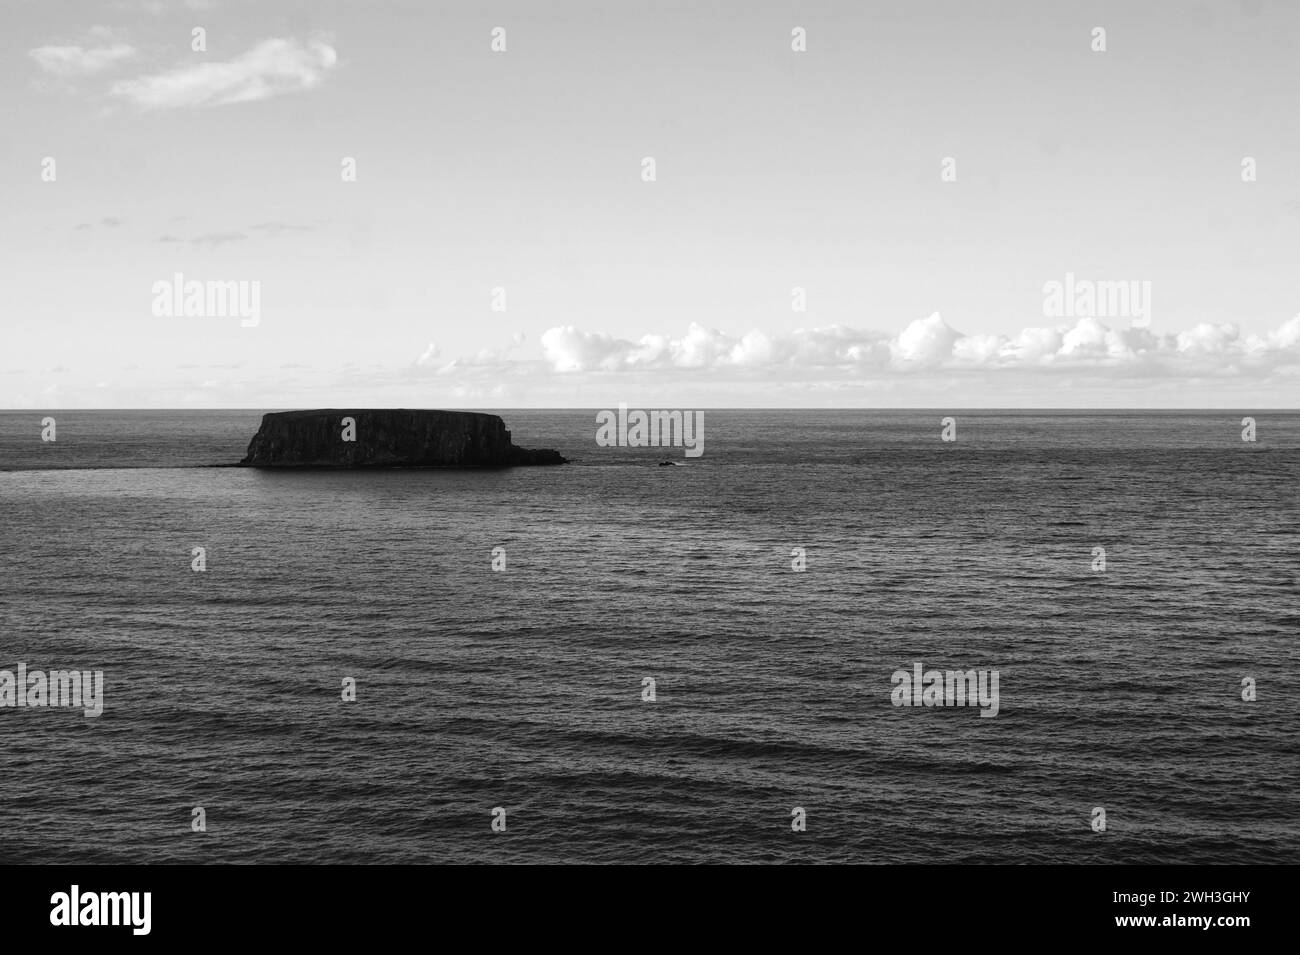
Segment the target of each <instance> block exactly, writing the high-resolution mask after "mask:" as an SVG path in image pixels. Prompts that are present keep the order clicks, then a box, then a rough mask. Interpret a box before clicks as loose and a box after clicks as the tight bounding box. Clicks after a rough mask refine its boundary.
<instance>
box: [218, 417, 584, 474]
mask: <svg viewBox="0 0 1300 955" xmlns="http://www.w3.org/2000/svg"><path fill="white" fill-rule="evenodd" d="M565 462H566V459H565V458H564V457H562V456H561V455H560V453H559V452H558V451H529V450H526V449H524V448H519V447H516V446H515V445H514V444H513V443H511V440H510V432H509V431H507V430H506V424H505V422H504V421H502V420H501V418H500V417H498V416H497V415H494V414H483V413H481V412H477V411H408V410H406V409H367V410H358V411H346V410H339V409H320V410H316V411H277V412H271V413H269V414H266V415H263V416H262V426H261V427H260V428H258V430H257V434H256V435H254V436H253V440H252V441H251V442H249V445H248V454H247V455H245V457H244V459H243V460H242V461H240V462H239V466H240V467H252V468H474V467H513V466H517V465H540V464H564V463H565Z"/></svg>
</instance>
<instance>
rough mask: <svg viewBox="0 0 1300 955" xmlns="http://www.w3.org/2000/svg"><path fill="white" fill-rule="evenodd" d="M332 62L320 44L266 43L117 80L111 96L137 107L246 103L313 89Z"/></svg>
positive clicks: (334, 59) (335, 57)
mask: <svg viewBox="0 0 1300 955" xmlns="http://www.w3.org/2000/svg"><path fill="white" fill-rule="evenodd" d="M337 62H338V54H337V53H335V51H334V48H333V47H331V46H329V45H327V44H325V43H322V42H320V41H311V42H309V43H302V42H299V41H298V40H284V39H271V40H265V41H263V42H262V43H259V44H258V45H257V46H255V47H253V49H251V50H249V51H248V52H246V53H243V54H241V55H240V56H237V57H235V58H234V59H233V60H227V61H226V62H211V61H204V62H202V63H197V64H194V65H186V66H180V67H177V68H176V69H173V70H169V71H167V72H165V73H155V74H152V75H149V76H140V77H136V78H134V79H130V80H122V81H120V82H118V83H115V84H114V85H113V87H112V90H111V92H112V94H113V95H114V96H118V97H121V98H123V99H126V100H128V101H130V102H131V103H134V104H135V105H136V106H138V107H140V108H141V109H182V108H186V107H201V106H222V105H226V104H229V103H251V102H254V101H256V100H263V99H268V98H270V97H272V96H279V95H282V94H285V93H299V92H303V91H305V90H310V89H314V88H315V87H317V86H319V85H320V84H321V83H323V82H324V80H325V77H326V75H327V74H328V73H329V71H330V70H332V69H333V68H334V66H335V65H336V64H337Z"/></svg>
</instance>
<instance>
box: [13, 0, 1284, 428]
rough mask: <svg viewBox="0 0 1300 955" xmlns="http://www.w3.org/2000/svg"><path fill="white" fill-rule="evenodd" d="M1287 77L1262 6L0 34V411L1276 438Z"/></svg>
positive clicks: (533, 12) (182, 16)
mask: <svg viewBox="0 0 1300 955" xmlns="http://www.w3.org/2000/svg"><path fill="white" fill-rule="evenodd" d="M196 29H201V30H202V31H203V33H202V35H201V36H202V40H203V42H202V43H201V44H199V43H197V41H196V38H195V33H194V31H195V30H196ZM1099 29H1100V30H1104V35H1102V34H1099V33H1098V30H1099ZM494 31H495V32H494ZM801 38H802V39H801ZM494 42H495V44H496V45H497V46H498V47H500V46H501V45H504V49H495V50H494V49H493V45H494ZM196 45H198V46H200V47H201V48H200V49H196V48H195V46H196ZM1103 45H1104V49H1103V48H1101V47H1102V46H1103ZM799 46H802V47H803V49H796V47H799ZM1298 48H1300V5H1297V4H1294V3H1288V2H1270V0H1216V2H1202V3H1197V2H1188V0H1180V2H1161V0H1150V2H1143V3H1140V4H1134V3H1131V2H1115V3H1110V2H1089V3H1083V2H1048V0H1023V2H1022V0H1009V2H1003V3H998V4H974V3H970V2H962V0H951V2H948V0H945V2H940V0H916V2H909V3H906V4H897V3H888V4H886V3H874V2H865V0H860V2H847V0H846V2H828V0H821V2H812V0H809V2H801V0H780V2H777V0H760V2H740V0H735V2H726V0H724V2H717V3H711V4H701V3H698V2H673V0H663V2H655V3H639V4H621V3H620V4H611V3H607V2H606V3H601V2H578V0H574V2H568V0H554V2H548V3H536V2H515V0H510V2H505V0H498V2H484V3H473V4H469V3H438V2H427V0H426V2H389V0H377V2H373V3H364V4H363V3H354V2H338V0H333V2H331V0H322V2H310V3H308V2H298V0H292V2H291V0H260V2H252V0H175V2H161V0H120V2H114V0H105V2H96V3H90V2H64V0H0V117H3V123H2V124H0V275H3V285H2V286H0V288H2V290H3V292H2V297H0V408H14V409H19V408H22V409H26V408H32V409H45V408H49V409H55V408H99V407H102V408H184V407H204V408H221V407H232V408H233V407H238V408H290V407H303V408H307V407H336V406H355V407H366V406H369V407H388V406H394V407H396V406H401V407H430V408H433V407H446V408H458V407H465V408H520V407H584V408H591V407H597V408H612V407H617V405H618V404H619V403H620V402H627V403H629V404H630V405H631V406H633V407H637V406H642V407H646V406H653V407H683V408H690V407H701V408H702V407H878V408H892V407H925V408H934V407H956V408H960V407H973V408H978V407H1087V408H1105V407H1125V408H1161V407H1164V408H1178V407H1195V408H1211V407H1231V408H1252V407H1258V408H1296V407H1300V400H1298V398H1300V317H1298V316H1300V268H1297V262H1300V257H1298V256H1297V253H1298V252H1300V124H1297V123H1296V122H1295V115H1296V95H1297V90H1298V89H1300V85H1298V84H1297V80H1300V62H1298V61H1297V59H1296V55H1295V51H1296V49H1298ZM647 159H652V160H653V179H649V178H648V177H649V172H648V166H647V163H646V160H647ZM51 160H52V161H53V162H52V164H51V162H50V161H51ZM349 164H352V165H351V166H349ZM350 168H353V169H355V177H354V178H349V176H348V175H346V173H347V172H348V171H349V169H350ZM177 274H180V275H181V276H182V277H183V278H182V282H183V283H184V282H199V283H208V282H213V283H217V282H221V283H224V282H236V283H246V284H245V285H243V286H242V288H244V289H245V290H249V292H250V294H251V290H252V289H253V287H254V286H253V283H256V288H257V291H258V299H257V301H258V309H257V315H256V319H255V321H254V320H252V318H250V315H248V314H244V313H240V312H238V310H237V309H231V308H226V309H225V310H224V312H222V313H220V314H206V315H196V314H188V315H187V314H184V309H181V314H170V315H169V314H165V313H164V314H160V306H159V302H158V298H159V295H158V291H157V284H158V283H160V282H162V283H165V284H166V285H167V286H168V287H170V284H171V283H172V282H173V281H174V277H175V276H176V275H177ZM1051 283H1059V284H1060V287H1061V288H1062V289H1067V288H1068V289H1069V290H1070V292H1069V293H1067V294H1066V298H1068V302H1067V303H1066V307H1065V308H1064V309H1063V308H1061V307H1060V306H1061V301H1062V298H1061V296H1057V298H1056V304H1055V305H1053V304H1052V298H1053V296H1052V292H1051V289H1052V288H1053V287H1052V285H1051ZM1090 283H1113V284H1111V285H1110V286H1109V287H1110V288H1111V289H1112V290H1114V289H1116V288H1119V287H1120V286H1121V285H1122V287H1123V289H1124V290H1125V291H1126V292H1129V293H1131V294H1130V295H1129V296H1128V301H1127V302H1120V301H1119V300H1118V299H1115V300H1113V301H1111V302H1110V305H1111V306H1118V307H1111V308H1106V307H1103V305H1102V302H1105V299H1106V297H1105V295H1102V296H1101V300H1102V302H1097V301H1094V302H1092V303H1091V304H1089V302H1088V300H1087V298H1086V297H1080V296H1082V295H1084V294H1085V293H1082V292H1080V291H1079V290H1080V289H1086V288H1088V287H1089V284H1090ZM1104 287H1105V286H1103V288H1104ZM204 288H206V286H204ZM164 297H165V298H167V299H168V301H169V302H170V301H171V296H170V295H167V296H164ZM250 301H251V299H250ZM800 306H802V307H800ZM164 311H165V310H164ZM218 311H219V312H221V310H219V309H218Z"/></svg>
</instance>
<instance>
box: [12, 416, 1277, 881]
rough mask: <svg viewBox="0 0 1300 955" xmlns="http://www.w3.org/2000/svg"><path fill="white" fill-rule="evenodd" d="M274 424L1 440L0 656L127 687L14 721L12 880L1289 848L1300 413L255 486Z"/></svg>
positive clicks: (98, 424) (155, 419)
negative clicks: (976, 692) (148, 869)
mask: <svg viewBox="0 0 1300 955" xmlns="http://www.w3.org/2000/svg"><path fill="white" fill-rule="evenodd" d="M264 410H270V409H256V410H241V411H61V412H60V411H44V412H43V411H20V412H3V413H0V670H8V671H15V668H16V667H17V665H18V664H19V663H23V664H25V665H26V667H27V668H28V670H29V671H30V670H37V669H40V670H43V671H49V670H55V669H79V670H84V671H102V673H103V680H104V684H103V685H104V691H103V712H102V715H100V716H98V717H88V716H86V715H84V713H83V711H82V710H81V709H78V708H70V707H49V706H47V707H39V706H36V707H33V706H25V707H16V706H14V707H0V863H74V862H75V863H324V864H335V863H359V864H370V863H804V864H819V863H866V864H876V863H981V864H1003V863H1005V864H1015V863H1058V864H1071V865H1075V864H1089V863H1175V864H1177V863H1279V862H1292V863H1294V862H1297V861H1300V793H1297V780H1300V739H1298V734H1297V725H1298V724H1297V717H1298V716H1300V705H1298V704H1300V691H1298V690H1297V679H1298V678H1300V666H1298V664H1300V646H1298V644H1297V638H1298V637H1300V579H1298V575H1300V483H1298V481H1300V413H1296V412H1282V411H1267V410H1263V411H1261V410H1256V411H1251V410H1249V409H1246V410H1243V411H1197V412H1153V411H1127V412H1080V411H1070V412H1064V411H1061V412H1028V411H997V410H971V411H966V412H962V411H954V410H952V409H935V410H906V411H889V412H882V411H869V410H835V411H812V410H790V411H784V410H726V409H708V410H705V412H704V419H705V435H704V438H705V443H704V454H703V455H702V456H700V457H698V458H690V457H687V456H685V454H684V453H683V449H681V448H630V447H600V446H598V444H597V443H596V440H595V434H596V411H597V410H598V409H591V410H553V411H539V410H497V411H495V412H494V413H498V414H500V415H501V416H502V417H503V418H504V419H505V422H506V426H507V427H508V428H510V429H511V431H512V432H513V437H514V441H515V443H516V444H519V445H521V446H524V447H531V448H555V449H557V450H559V451H560V452H561V453H563V454H564V455H565V456H567V457H568V458H570V459H571V463H569V464H567V465H564V466H560V467H533V468H515V469H499V470H376V471H328V470H324V471H321V470H313V471H268V470H253V469H246V468H236V467H229V466H227V465H230V464H232V463H234V462H237V461H238V460H239V459H240V458H241V457H242V456H243V454H244V452H245V450H246V448H247V445H248V442H249V440H250V439H251V438H252V436H253V434H254V433H255V432H256V430H257V427H258V424H259V422H260V418H261V414H262V413H263V411H264ZM1248 415H1249V416H1252V417H1253V418H1254V421H1255V428H1256V435H1255V440H1254V441H1253V442H1252V441H1245V440H1243V438H1242V433H1243V428H1244V427H1246V426H1245V425H1243V422H1242V419H1243V417H1245V416H1248ZM47 416H48V417H53V418H54V419H55V421H56V435H55V440H54V441H52V442H51V441H42V439H41V434H42V430H43V427H42V419H43V418H45V417H47ZM948 416H951V417H953V418H954V419H955V422H954V423H955V428H956V431H955V437H956V440H953V441H944V440H942V432H943V430H944V424H943V423H942V418H944V417H948ZM663 461H673V462H675V463H678V464H681V465H682V466H680V467H665V466H662V465H661V462H663ZM196 548H202V549H203V550H202V554H203V561H202V565H203V569H202V570H196V569H195V564H196V560H197V558H196V556H195V554H196V550H195V549H196ZM918 665H920V666H921V667H922V668H923V669H924V670H925V671H929V670H931V669H934V670H939V671H948V670H958V671H967V670H971V669H974V670H977V671H988V672H993V671H996V673H997V674H998V678H999V679H998V693H999V703H998V710H997V713H996V715H995V716H992V717H989V716H982V715H981V709H980V708H979V707H975V706H900V705H895V703H896V702H897V697H896V694H895V692H894V691H895V687H896V685H897V684H896V681H895V679H894V675H895V674H896V673H897V672H898V671H904V672H905V673H911V672H913V670H914V668H915V667H916V666H918ZM349 681H351V687H352V689H351V690H349V689H347V686H348V682H349ZM651 691H653V692H651ZM349 693H351V695H353V696H354V697H355V699H345V698H344V697H345V696H348V695H349ZM651 696H653V699H651V698H650V697H651ZM1098 810H1101V814H1100V815H1099V814H1098ZM800 811H802V812H800ZM1099 823H1100V824H1101V825H1100V827H1099ZM1207 888H1216V887H1215V886H1207Z"/></svg>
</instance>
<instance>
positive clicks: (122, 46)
mask: <svg viewBox="0 0 1300 955" xmlns="http://www.w3.org/2000/svg"><path fill="white" fill-rule="evenodd" d="M27 55H28V56H30V57H31V58H32V59H33V60H35V61H36V64H37V65H38V66H39V67H40V68H41V69H42V70H44V71H45V72H46V73H49V74H51V75H53V76H58V77H62V78H64V79H71V78H73V77H78V76H91V75H93V74H95V73H102V72H104V71H105V70H108V69H111V68H112V67H114V66H117V65H118V64H119V63H125V62H126V61H128V60H130V59H133V58H134V57H135V55H136V50H135V47H133V46H131V45H129V44H126V43H113V44H111V45H107V46H76V45H73V46H38V47H37V48H36V49H34V50H28V51H27Z"/></svg>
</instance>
